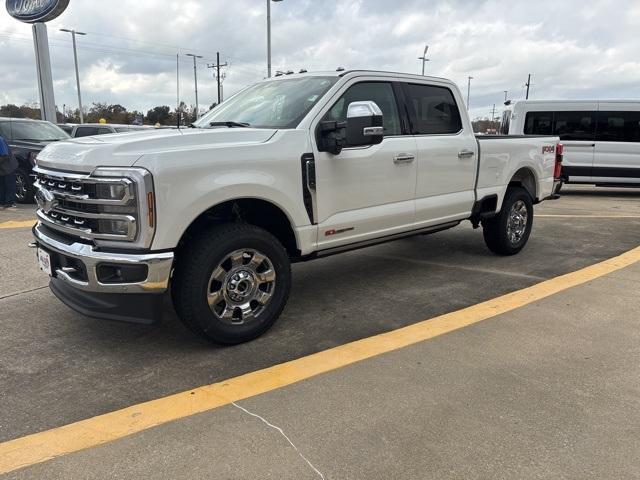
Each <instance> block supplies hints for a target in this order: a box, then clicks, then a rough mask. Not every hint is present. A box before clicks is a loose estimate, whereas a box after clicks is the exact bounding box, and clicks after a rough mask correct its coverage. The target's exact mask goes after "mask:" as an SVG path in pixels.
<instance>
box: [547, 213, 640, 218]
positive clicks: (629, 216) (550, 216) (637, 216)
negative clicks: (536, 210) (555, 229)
mask: <svg viewBox="0 0 640 480" xmlns="http://www.w3.org/2000/svg"><path fill="white" fill-rule="evenodd" d="M535 217H536V218H640V215H566V214H557V215H555V214H536V215H535Z"/></svg>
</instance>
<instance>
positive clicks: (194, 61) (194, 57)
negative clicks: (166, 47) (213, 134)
mask: <svg viewBox="0 0 640 480" xmlns="http://www.w3.org/2000/svg"><path fill="white" fill-rule="evenodd" d="M186 55H187V57H193V80H194V82H195V86H196V120H198V118H200V103H198V68H197V67H196V59H198V58H202V55H194V54H193V53H187V54H186Z"/></svg>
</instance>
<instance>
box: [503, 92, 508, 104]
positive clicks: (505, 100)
mask: <svg viewBox="0 0 640 480" xmlns="http://www.w3.org/2000/svg"><path fill="white" fill-rule="evenodd" d="M503 92H504V103H507V93H509V92H508V90H503Z"/></svg>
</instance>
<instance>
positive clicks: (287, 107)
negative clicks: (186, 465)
mask: <svg viewBox="0 0 640 480" xmlns="http://www.w3.org/2000/svg"><path fill="white" fill-rule="evenodd" d="M337 80H338V77H306V78H292V79H287V80H277V81H270V82H263V83H258V84H256V85H253V86H251V87H249V88H247V89H246V90H243V91H242V92H240V93H238V94H237V95H235V96H234V97H232V98H230V99H229V100H227V101H226V102H224V103H222V104H220V105H219V106H217V107H215V108H214V109H213V110H211V111H210V112H209V113H207V114H206V115H205V116H204V117H202V118H201V119H200V120H198V122H196V123H195V124H194V125H195V126H196V127H200V128H208V127H210V126H211V123H214V122H215V124H216V125H217V126H221V125H224V124H225V123H226V124H228V126H242V125H240V124H244V126H251V127H256V128H295V127H297V126H298V124H299V123H300V122H301V121H302V119H303V118H304V117H305V115H306V114H307V113H308V112H309V110H311V108H313V106H314V105H315V104H316V103H317V102H318V100H320V98H322V96H323V95H324V94H325V93H327V91H328V90H329V89H330V88H331V87H332V86H333V84H335V83H336V81H337ZM232 124H235V125H232Z"/></svg>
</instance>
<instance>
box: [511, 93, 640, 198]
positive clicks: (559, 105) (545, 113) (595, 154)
mask: <svg viewBox="0 0 640 480" xmlns="http://www.w3.org/2000/svg"><path fill="white" fill-rule="evenodd" d="M507 107H508V108H507V109H506V110H505V112H504V113H503V120H502V133H504V134H515V135H558V136H559V137H560V139H561V141H562V143H563V144H564V162H563V164H562V177H563V181H564V182H565V183H589V184H595V185H597V186H640V100H560V101H552V100H546V101H545V100H527V101H519V102H515V103H514V104H513V105H509V106H507Z"/></svg>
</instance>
